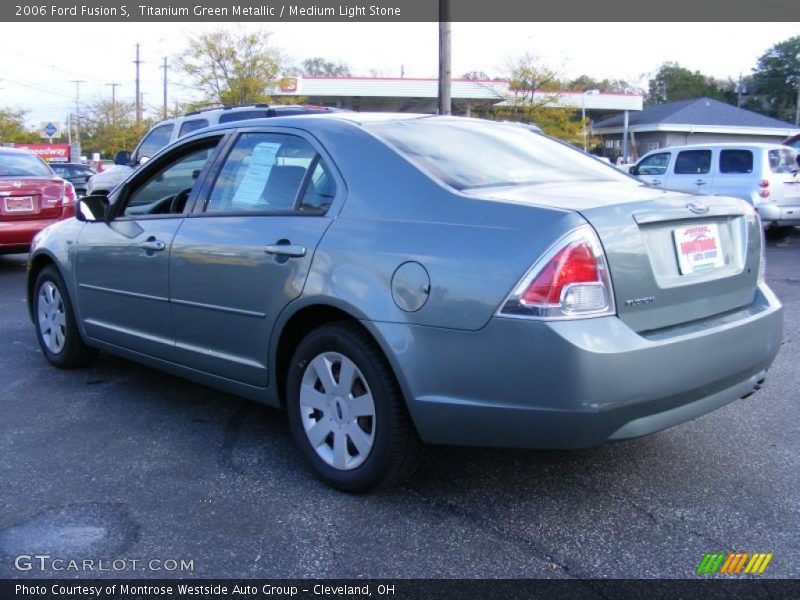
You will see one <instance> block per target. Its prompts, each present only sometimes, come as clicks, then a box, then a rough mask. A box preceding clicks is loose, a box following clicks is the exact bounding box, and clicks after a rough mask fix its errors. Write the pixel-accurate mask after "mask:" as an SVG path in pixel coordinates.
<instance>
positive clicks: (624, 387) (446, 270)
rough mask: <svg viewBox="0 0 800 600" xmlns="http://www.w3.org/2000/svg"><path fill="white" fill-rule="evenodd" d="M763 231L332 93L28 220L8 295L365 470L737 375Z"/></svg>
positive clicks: (574, 439)
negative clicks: (38, 227) (40, 223)
mask: <svg viewBox="0 0 800 600" xmlns="http://www.w3.org/2000/svg"><path fill="white" fill-rule="evenodd" d="M763 252H764V249H763V243H762V239H761V226H760V223H759V219H758V215H757V214H756V213H755V211H754V210H753V207H752V206H750V205H749V204H747V203H746V202H744V201H742V200H737V199H733V198H725V197H699V196H693V195H687V194H680V193H668V192H664V191H660V190H654V189H652V188H650V187H646V186H644V185H642V184H641V183H639V182H638V181H636V180H635V179H633V178H631V177H629V176H628V175H624V174H621V173H619V172H618V171H616V170H615V169H613V168H612V167H609V166H608V165H606V164H604V163H602V162H600V161H597V160H595V159H593V158H591V157H589V156H587V155H585V154H583V153H581V152H579V151H577V150H574V149H572V148H571V147H568V146H566V145H564V144H561V143H559V142H557V141H554V140H552V139H549V138H547V137H545V136H543V135H541V134H538V133H535V132H532V131H530V130H528V129H526V128H521V127H516V126H514V125H511V124H503V123H493V122H485V121H481V120H475V119H460V118H448V117H430V116H410V115H385V114H384V115H370V114H356V113H342V114H335V115H327V116H298V117H285V118H284V117H281V118H274V119H269V120H254V121H244V122H237V123H232V124H227V125H223V126H218V127H213V128H209V129H204V130H200V131H198V132H196V133H194V134H193V135H190V136H188V137H186V138H183V139H181V140H180V141H179V142H177V143H174V144H172V145H171V146H168V147H167V148H165V149H164V150H163V151H161V152H160V153H159V154H157V155H156V156H154V157H153V158H152V159H151V160H150V161H149V162H148V163H147V164H146V165H144V166H143V167H142V168H141V169H139V170H138V171H137V172H136V173H134V174H132V175H131V176H130V177H129V179H128V180H127V181H126V182H124V183H123V184H122V185H120V187H118V188H117V189H116V190H115V191H114V192H113V193H112V194H111V195H110V196H109V197H108V198H106V197H103V196H88V197H86V198H83V199H82V200H81V201H80V202H79V204H78V213H77V218H75V219H70V220H68V221H64V222H61V223H58V224H56V225H53V226H51V227H49V228H47V229H46V230H44V231H43V232H42V233H41V234H40V235H38V236H37V237H36V239H35V241H34V244H33V248H32V253H31V264H30V276H29V284H28V296H29V306H30V310H31V317H32V320H33V323H34V324H35V327H36V333H37V336H38V339H39V343H40V345H41V349H42V352H43V353H44V355H45V357H46V358H47V359H48V360H49V361H50V362H51V363H53V364H54V365H55V366H57V367H62V368H72V367H78V366H80V365H83V364H86V362H87V361H89V360H91V359H92V358H93V357H94V355H95V354H96V352H97V350H103V351H106V352H110V353H113V354H117V355H120V356H123V357H126V358H129V359H131V360H135V361H138V362H141V363H144V364H146V365H150V366H152V367H155V368H159V369H164V370H166V371H169V372H171V373H175V374H178V375H181V376H184V377H187V378H189V379H192V380H195V381H199V382H202V383H205V384H207V385H210V386H213V387H215V388H218V389H220V390H224V391H226V392H230V393H233V394H238V395H240V396H244V397H246V398H250V399H252V400H255V401H258V402H263V403H265V404H268V405H271V406H275V407H284V408H285V409H286V410H287V411H288V414H289V423H290V425H291V428H292V432H293V435H294V438H295V440H296V442H297V445H298V447H299V448H300V451H301V452H302V453H303V454H304V455H305V457H306V458H307V459H308V462H309V463H310V465H311V466H312V468H313V469H314V471H315V472H316V473H317V474H318V475H319V476H320V477H321V478H322V479H323V480H324V481H326V482H328V483H329V484H331V485H333V486H335V487H337V488H340V489H343V490H348V491H366V490H369V489H372V488H375V487H376V486H380V485H387V484H391V483H393V482H397V481H398V480H400V479H402V478H404V477H407V476H408V475H409V473H410V472H411V471H412V470H413V468H414V466H415V465H416V464H417V463H418V458H419V455H420V450H421V448H422V445H423V443H431V444H470V445H484V446H515V447H528V448H582V447H587V446H592V445H596V444H600V443H602V442H605V441H607V440H622V439H627V438H633V437H637V436H641V435H645V434H648V433H652V432H654V431H658V430H661V429H664V428H666V427H670V426H672V425H676V424H678V423H682V422H684V421H687V420H690V419H693V418H695V417H697V416H700V415H703V414H705V413H708V412H710V411H712V410H714V409H716V408H719V407H721V406H723V405H725V404H728V403H730V402H733V401H735V400H737V399H739V398H743V397H745V396H748V395H750V394H752V393H753V392H754V391H755V390H757V389H758V388H759V387H760V386H761V385H762V383H763V382H764V378H765V375H766V372H767V369H768V368H769V367H770V365H771V363H772V361H773V359H774V358H775V355H776V353H777V352H778V348H779V346H780V344H781V335H782V307H781V305H780V303H779V302H778V300H777V299H776V298H775V296H774V295H773V293H772V291H770V289H769V288H768V287H767V286H766V284H765V283H764V259H763V257H764V254H763ZM709 442H711V440H709Z"/></svg>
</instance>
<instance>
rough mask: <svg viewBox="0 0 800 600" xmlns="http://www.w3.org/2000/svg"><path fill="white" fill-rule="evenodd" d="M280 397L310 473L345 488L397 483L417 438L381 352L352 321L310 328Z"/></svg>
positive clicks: (413, 456) (409, 465) (415, 458)
mask: <svg viewBox="0 0 800 600" xmlns="http://www.w3.org/2000/svg"><path fill="white" fill-rule="evenodd" d="M286 392H287V393H286V403H287V409H288V412H289V424H290V427H291V429H292V435H293V437H294V439H295V442H296V443H297V445H298V446H299V447H300V449H301V451H302V452H303V454H304V455H305V457H306V459H307V460H308V461H309V462H310V463H311V466H312V467H313V469H314V471H315V472H316V473H317V475H318V476H319V477H320V478H321V479H322V480H323V481H325V482H326V483H328V484H329V485H331V486H333V487H335V488H338V489H340V490H344V491H347V492H366V491H369V490H372V489H374V488H377V487H383V486H388V485H392V484H394V483H398V482H400V481H402V480H403V479H405V478H406V477H408V476H409V475H410V474H411V473H412V472H413V471H414V469H415V468H416V466H417V464H418V462H419V456H420V451H421V442H420V441H419V438H418V437H417V433H416V431H415V430H414V427H413V425H412V424H411V419H410V417H409V415H408V411H407V410H406V406H405V402H404V401H403V397H402V394H401V392H400V389H399V388H398V385H397V382H396V380H395V378H394V374H393V373H392V371H391V369H390V367H389V365H388V363H387V362H386V359H385V358H384V356H383V354H382V353H381V351H380V349H379V348H378V346H377V345H376V344H375V342H374V340H373V339H372V338H371V337H370V336H369V335H368V334H367V333H366V332H365V331H363V330H362V329H361V328H360V327H358V326H357V325H355V324H352V323H347V322H340V323H332V324H329V325H324V326H322V327H320V328H318V329H316V330H314V331H312V332H311V333H310V334H308V336H306V338H305V339H304V340H303V341H302V342H301V343H300V345H299V346H298V348H297V350H296V351H295V354H294V358H293V359H292V363H291V365H290V368H289V375H288V378H287V390H286Z"/></svg>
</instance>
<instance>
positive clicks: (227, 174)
mask: <svg viewBox="0 0 800 600" xmlns="http://www.w3.org/2000/svg"><path fill="white" fill-rule="evenodd" d="M317 167H319V170H318V169H317ZM309 171H311V175H312V177H311V181H312V182H313V181H314V177H313V176H316V184H313V183H312V184H308V185H306V184H307V181H306V180H307V179H308V177H307V175H308V173H309ZM332 181H333V180H332V178H330V176H329V174H328V173H326V171H325V167H324V166H321V164H320V163H319V157H318V156H317V152H316V150H315V149H314V147H313V146H312V145H311V144H309V143H308V142H307V141H306V140H304V139H303V138H301V137H298V136H294V135H284V134H274V133H243V134H242V135H240V136H239V138H238V139H237V140H236V143H235V144H234V146H233V148H232V149H231V151H230V153H229V154H228V156H227V158H226V160H225V164H224V165H223V167H222V169H221V171H220V174H219V177H217V180H216V182H215V183H214V187H213V189H212V190H211V193H210V195H209V197H208V201H207V202H206V206H205V210H206V212H209V213H242V212H258V213H276V212H277V213H281V212H293V211H295V210H296V208H295V207H296V206H297V205H298V197H299V196H300V195H301V189H302V188H303V186H304V185H306V192H305V193H304V194H303V195H302V199H301V200H302V201H301V204H300V206H301V208H300V210H308V211H320V210H326V209H327V207H328V206H329V205H330V199H329V198H326V196H329V195H330V194H331V189H332V188H331V184H332ZM317 185H318V187H317Z"/></svg>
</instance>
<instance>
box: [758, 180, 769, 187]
mask: <svg viewBox="0 0 800 600" xmlns="http://www.w3.org/2000/svg"><path fill="white" fill-rule="evenodd" d="M758 187H762V188H768V187H769V179H762V180H761V181H759V182H758Z"/></svg>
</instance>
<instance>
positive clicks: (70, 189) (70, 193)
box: [61, 181, 76, 206]
mask: <svg viewBox="0 0 800 600" xmlns="http://www.w3.org/2000/svg"><path fill="white" fill-rule="evenodd" d="M75 198H76V194H75V186H74V185H72V184H71V183H70V182H69V181H64V193H63V195H62V197H61V204H62V205H63V206H68V205H70V204H75Z"/></svg>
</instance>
